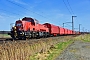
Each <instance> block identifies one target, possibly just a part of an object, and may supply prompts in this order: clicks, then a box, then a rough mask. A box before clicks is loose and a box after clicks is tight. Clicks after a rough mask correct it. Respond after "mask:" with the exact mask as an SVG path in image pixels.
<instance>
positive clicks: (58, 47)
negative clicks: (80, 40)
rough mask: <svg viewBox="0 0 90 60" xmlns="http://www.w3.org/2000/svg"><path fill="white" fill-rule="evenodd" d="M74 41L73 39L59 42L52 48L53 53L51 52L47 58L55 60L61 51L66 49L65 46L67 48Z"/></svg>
mask: <svg viewBox="0 0 90 60" xmlns="http://www.w3.org/2000/svg"><path fill="white" fill-rule="evenodd" d="M72 42H73V40H69V41H67V42H61V43H59V44H56V45H55V47H56V48H55V49H53V50H52V53H50V55H49V56H48V58H47V59H46V60H54V59H55V58H56V57H57V56H58V55H60V53H61V52H63V51H64V49H65V48H67V46H69V45H70V44H71V43H72Z"/></svg>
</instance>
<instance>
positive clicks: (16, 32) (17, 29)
mask: <svg viewBox="0 0 90 60" xmlns="http://www.w3.org/2000/svg"><path fill="white" fill-rule="evenodd" d="M10 35H11V37H12V38H13V39H22V38H23V37H24V32H23V23H22V21H21V20H18V21H16V23H15V26H14V27H12V29H11V33H10Z"/></svg>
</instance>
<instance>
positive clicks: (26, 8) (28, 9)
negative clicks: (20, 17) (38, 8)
mask: <svg viewBox="0 0 90 60" xmlns="http://www.w3.org/2000/svg"><path fill="white" fill-rule="evenodd" d="M6 1H8V2H10V3H12V4H14V5H17V6H19V7H21V8H23V9H25V10H28V11H30V12H32V13H34V14H37V15H39V16H41V17H43V18H47V17H44V16H43V15H41V14H39V13H36V12H34V11H31V10H29V9H27V8H25V7H23V6H21V5H18V4H16V3H14V2H12V1H10V0H6Z"/></svg>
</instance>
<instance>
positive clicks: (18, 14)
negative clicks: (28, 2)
mask: <svg viewBox="0 0 90 60" xmlns="http://www.w3.org/2000/svg"><path fill="white" fill-rule="evenodd" d="M0 10H2V11H5V12H9V13H11V14H16V15H19V16H20V15H21V14H18V13H14V12H11V11H7V10H4V9H0Z"/></svg>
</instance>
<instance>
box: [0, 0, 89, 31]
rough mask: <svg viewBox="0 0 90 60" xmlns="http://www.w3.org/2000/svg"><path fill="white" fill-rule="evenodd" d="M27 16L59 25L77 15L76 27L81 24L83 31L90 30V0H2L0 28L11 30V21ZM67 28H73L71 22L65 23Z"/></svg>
mask: <svg viewBox="0 0 90 60" xmlns="http://www.w3.org/2000/svg"><path fill="white" fill-rule="evenodd" d="M68 2H69V4H68ZM65 4H66V5H65ZM67 7H68V9H69V10H68V9H67ZM69 11H70V12H71V13H70V12H69ZM72 11H73V12H72ZM25 16H26V17H33V18H36V19H37V20H39V22H40V23H42V24H43V23H45V22H49V23H52V24H55V25H58V26H62V25H63V23H65V22H71V21H72V20H71V17H72V16H77V17H75V18H74V28H78V26H79V24H81V31H83V30H84V31H90V28H89V26H90V0H0V30H10V24H11V23H15V21H16V20H18V19H22V18H23V17H25ZM83 27H84V28H83ZM65 28H69V29H71V24H70V23H68V24H65ZM75 30H77V31H78V29H75Z"/></svg>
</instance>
